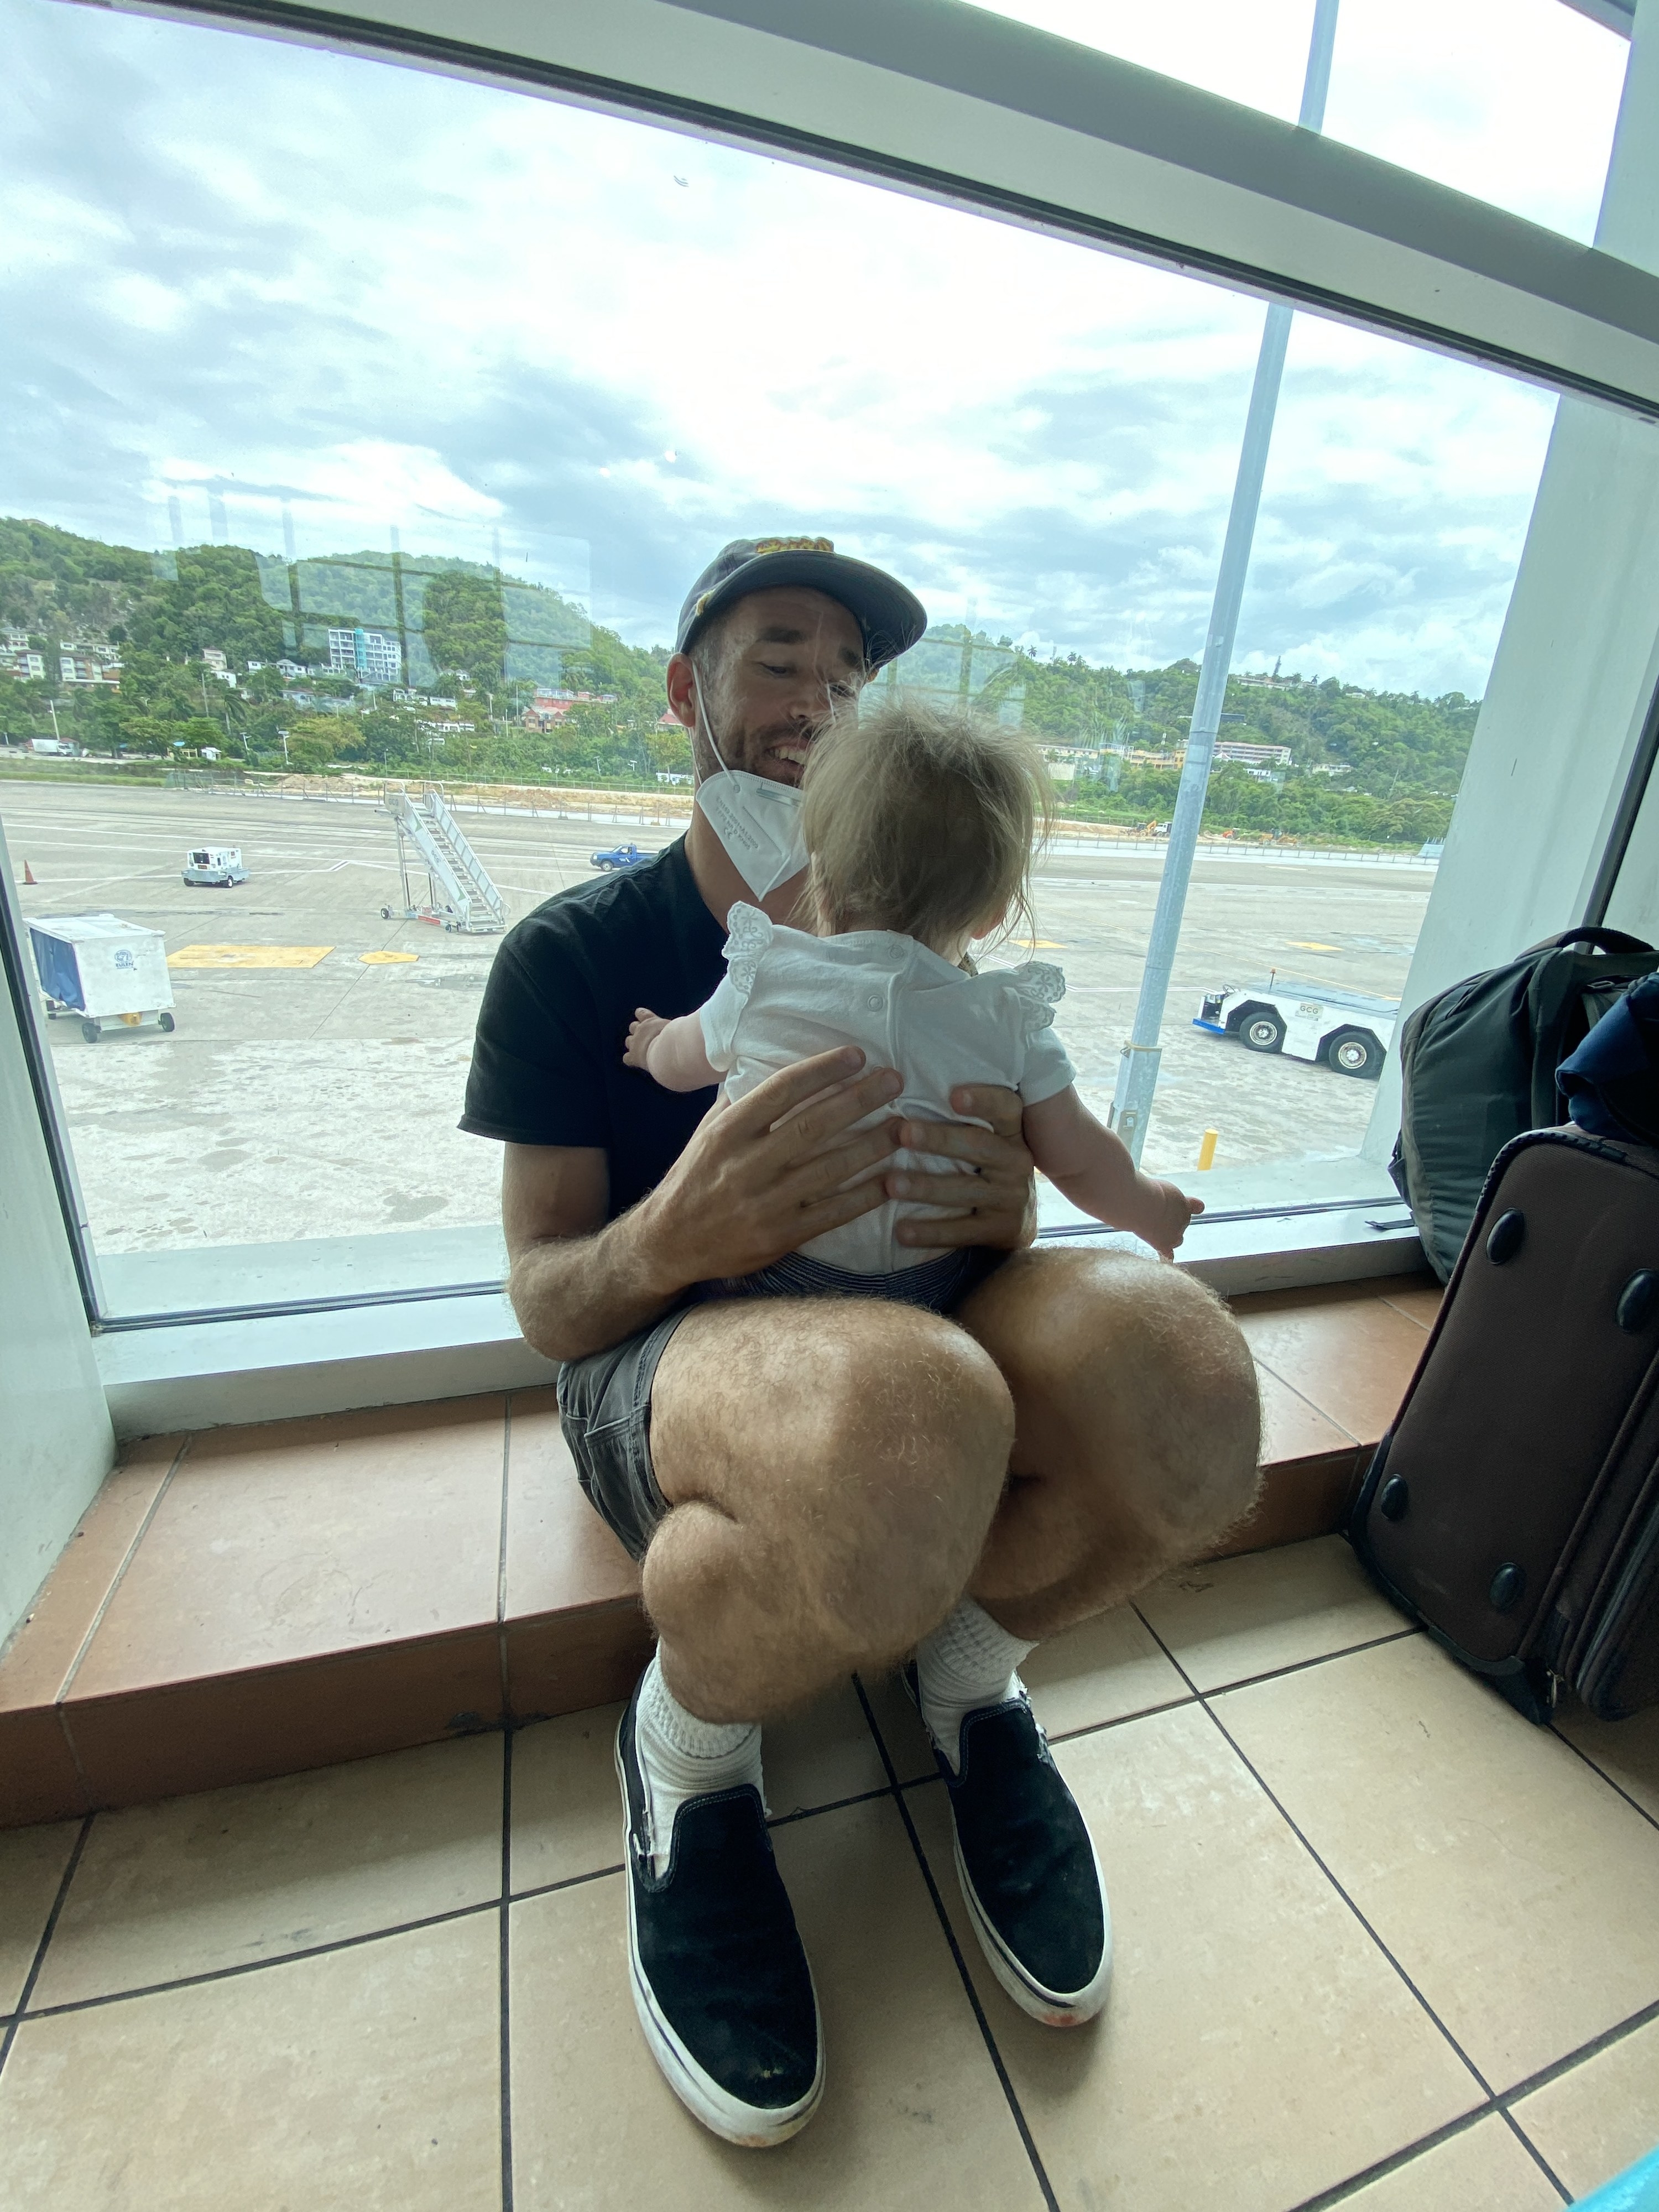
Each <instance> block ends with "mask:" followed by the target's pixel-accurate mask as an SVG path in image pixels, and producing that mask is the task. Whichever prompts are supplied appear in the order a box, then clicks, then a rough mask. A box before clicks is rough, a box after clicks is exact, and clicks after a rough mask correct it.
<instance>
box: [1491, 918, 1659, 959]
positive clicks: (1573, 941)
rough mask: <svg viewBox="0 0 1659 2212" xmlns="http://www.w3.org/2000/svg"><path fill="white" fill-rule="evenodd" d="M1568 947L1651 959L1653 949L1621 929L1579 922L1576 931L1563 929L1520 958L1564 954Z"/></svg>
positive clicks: (1589, 922) (1533, 946) (1598, 923)
mask: <svg viewBox="0 0 1659 2212" xmlns="http://www.w3.org/2000/svg"><path fill="white" fill-rule="evenodd" d="M1568 945H1594V946H1595V950H1596V951H1598V952H1633V953H1644V954H1646V955H1648V956H1649V957H1652V955H1653V951H1654V948H1653V946H1652V945H1646V944H1644V942H1643V941H1642V939H1640V938H1639V937H1632V936H1631V935H1630V933H1629V932H1628V931H1626V930H1623V929H1607V928H1606V927H1603V925H1602V924H1601V923H1600V922H1595V921H1583V922H1580V923H1579V925H1578V927H1577V928H1576V929H1564V930H1563V931H1562V932H1561V934H1560V935H1559V937H1547V938H1545V939H1543V941H1542V943H1541V944H1538V945H1528V947H1527V950H1526V951H1525V952H1523V953H1522V955H1521V957H1522V959H1523V960H1525V959H1527V958H1528V957H1529V956H1530V955H1531V954H1532V953H1534V952H1564V951H1565V950H1566V948H1567V946H1568Z"/></svg>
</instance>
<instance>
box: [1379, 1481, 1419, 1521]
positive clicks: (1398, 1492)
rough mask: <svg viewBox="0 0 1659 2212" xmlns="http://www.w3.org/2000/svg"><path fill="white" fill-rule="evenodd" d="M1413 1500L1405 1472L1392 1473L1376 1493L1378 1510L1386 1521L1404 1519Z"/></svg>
mask: <svg viewBox="0 0 1659 2212" xmlns="http://www.w3.org/2000/svg"><path fill="white" fill-rule="evenodd" d="M1411 1502H1412V1494H1411V1492H1410V1491H1409V1490H1407V1487H1406V1478H1405V1476H1404V1475H1403V1474H1391V1475H1390V1476H1389V1479H1388V1480H1387V1481H1386V1482H1385V1483H1384V1484H1383V1487H1382V1489H1381V1490H1379V1491H1378V1492H1377V1493H1376V1510H1377V1511H1378V1512H1379V1513H1380V1514H1381V1515H1382V1516H1383V1519H1384V1520H1385V1521H1403V1520H1404V1519H1405V1517H1406V1515H1407V1512H1408V1511H1409V1510H1410V1508H1411Z"/></svg>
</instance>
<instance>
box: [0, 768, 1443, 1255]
mask: <svg viewBox="0 0 1659 2212" xmlns="http://www.w3.org/2000/svg"><path fill="white" fill-rule="evenodd" d="M461 819H462V823H463V826H464V828H465V830H466V833H467V836H468V837H469V838H470V839H471V842H472V843H473V845H474V848H475V849H476V850H477V853H478V854H479V856H480V858H481V859H482V860H483V863H484V865H485V866H486V867H487V868H488V869H489V872H490V874H491V875H492V877H493V878H494V879H495V883H496V884H497V886H498V888H499V889H500V890H501V893H502V895H503V896H504V897H505V899H506V900H507V907H508V911H509V915H510V917H511V919H512V920H514V921H516V920H517V919H518V918H519V917H520V915H524V914H526V913H528V912H529V911H530V910H531V908H533V907H535V906H537V905H538V904H539V903H540V902H541V901H542V900H544V898H546V897H548V896H550V894H551V893H553V892H555V891H557V890H562V889H563V888H565V887H566V886H567V885H568V884H574V883H578V882H580V881H582V880H583V879H584V878H586V877H588V876H589V875H591V874H592V872H593V871H592V863H591V860H590V857H589V856H590V854H592V851H593V850H594V849H595V848H599V847H601V846H607V845H611V844H613V843H615V842H618V841H619V840H620V839H624V838H626V837H628V836H633V837H634V838H635V840H636V841H637V842H639V843H640V844H641V846H642V847H645V848H647V849H655V848H656V847H658V846H659V845H660V844H662V843H663V842H665V841H666V837H667V836H668V835H669V834H670V833H668V832H665V831H664V830H661V829H632V830H630V829H627V828H625V827H624V828H621V829H619V828H617V826H615V825H613V824H605V825H599V824H590V823H585V822H581V821H568V820H557V819H550V818H549V817H546V816H531V815H513V814H507V813H479V814H476V815H475V814H473V813H471V812H470V811H469V812H465V813H464V814H463V815H462V817H461ZM0 820H3V823H4V827H5V832H6V837H7V842H8V844H9V848H10V853H11V859H12V866H13V870H14V873H15V877H16V878H17V879H18V882H19V884H20V894H19V896H20V898H21V904H22V908H23V912H24V915H25V917H26V918H35V917H40V916H47V915H70V914H84V913H88V912H91V913H100V912H105V911H108V912H112V913H114V914H117V915H119V916H121V917H122V919H124V920H125V921H133V922H138V923H142V924H143V925H144V926H146V927H150V928H154V929H158V930H160V931H161V932H162V933H163V934H164V936H165V937H166V939H167V950H168V952H169V954H177V953H179V952H180V951H184V950H185V949H186V948H188V947H190V946H192V945H208V946H225V945H229V946H246V947H269V948H294V947H309V948H312V950H313V951H316V949H317V948H319V947H326V948H327V949H326V951H324V952H322V953H321V954H320V955H319V957H316V958H315V959H314V960H313V963H312V964H310V965H308V966H304V967H297V966H289V967H278V966H264V965H260V966H247V967H243V966H234V967H225V966H218V967H188V968H185V967H181V968H176V969H173V991H174V994H175V1001H176V1003H175V1009H174V1011H175V1017H176V1021H177V1027H176V1029H175V1030H174V1031H173V1033H172V1034H171V1035H170V1036H169V1035H164V1034H162V1033H161V1032H159V1031H157V1030H155V1029H153V1028H146V1029H143V1030H121V1029H119V1028H117V1029H115V1030H113V1031H106V1034H105V1035H104V1036H103V1037H102V1038H101V1039H100V1041H99V1042H97V1043H96V1044H89V1043H88V1042H86V1041H85V1040H84V1039H83V1038H82V1034H81V1030H80V1027H79V1024H77V1023H76V1022H74V1021H64V1020H58V1021H55V1022H52V1023H51V1024H49V1025H48V1035H49V1036H50V1039H51V1042H52V1054H53V1061H54V1066H55V1067H56V1071H57V1077H58V1086H59V1089H60V1091H61V1093H62V1097H63V1100H64V1109H65V1113H66V1116H67V1119H68V1122H69V1127H70V1135H71V1139H72V1142H73V1146H74V1150H75V1156H76V1165H77V1168H78V1170H79V1173H80V1176H81V1180H82V1188H83V1192H84V1195H85V1198H86V1200H87V1204H88V1212H89V1216H90V1218H91V1222H92V1226H93V1232H94V1240H95V1243H96V1244H97V1246H98V1248H99V1249H100V1250H102V1251H106V1252H111V1253H115V1252H141V1251H159V1250H164V1249H169V1248H178V1247H188V1246H191V1245H196V1246H201V1245H224V1244H239V1245H240V1244H248V1243H264V1242H271V1243H276V1242H281V1241H283V1240H285V1239H289V1238H293V1237H345V1236H350V1235H356V1234H360V1233H364V1232H374V1231H396V1230H409V1229H410V1228H413V1227H416V1226H419V1227H421V1228H423V1229H424V1228H432V1229H440V1228H441V1229H451V1228H457V1227H463V1226H470V1225H475V1224H481V1223H485V1222H489V1221H491V1220H493V1219H494V1218H495V1213H496V1202H497V1186H498V1182H499V1176H500V1157H499V1148H498V1147H497V1146H495V1145H493V1144H489V1143H485V1142H483V1141H482V1140H481V1139H477V1138H476V1137H468V1136H465V1135H463V1134H462V1133H460V1132H459V1130H458V1129H457V1128H456V1126H455V1123H456V1119H457V1117H458V1115H459V1112H460V1109H461V1101H462V1095H463V1091H464V1089H465V1080H466V1069H467V1063H468V1059H469V1054H470V1047H471V1036H472V1030H473V1024H474V1022H475V1020H476V1018H477V1006H478V1000H479V997H480V995H481V994H482V992H483V985H484V981H485V978H486V976H487V975H488V974H489V965H490V963H491V961H492V959H493V958H494V957H495V947H496V945H498V944H499V942H500V939H497V938H493V937H468V936H461V935H459V934H454V933H449V932H446V931H443V930H441V929H439V928H437V927H434V926H432V925H430V924H428V923H424V922H420V921H398V920H393V921H384V920H383V919H382V918H381V915H380V908H382V907H383V906H387V905H391V906H393V907H394V908H395V907H396V905H397V904H398V900H399V889H398V866H397V844H396V839H395V836H394V833H393V829H392V823H391V821H390V819H389V818H388V817H386V815H384V814H382V813H381V812H380V811H378V810H377V809H376V808H374V806H372V805H366V804H358V805H347V804H343V803H336V802H331V801H322V800H318V801H313V800H299V799H291V800H282V799H255V798H252V797H248V796H245V795H243V794H241V793H222V792H220V793H210V792H191V791H184V790H165V791H156V790H155V789H153V788H152V789H143V790H140V789H134V790H126V791H124V790H120V789H118V788H112V787H94V788H90V789H76V788H73V787H70V786H67V785H52V784H41V785H36V786H33V787H24V786H21V785H12V784H4V785H0ZM198 844H230V845H240V848H241V849H242V854H243V858H244V863H245V865H246V868H247V872H248V880H247V882H246V884H240V885H239V886H238V887H237V888H235V889H234V890H192V889H190V888H188V887H187V886H186V885H185V884H184V883H183V882H182V881H181V880H180V877H179V871H180V869H181V868H182V866H183V865H184V858H185V850H186V848H188V847H189V846H191V845H198ZM26 862H27V866H28V871H29V872H30V873H31V874H32V875H33V878H34V879H35V880H34V883H33V884H32V885H24V884H22V878H23V874H24V867H25V863H26ZM1161 868H1162V854H1161V852H1159V851H1156V850H1152V851H1147V850H1139V849H1131V850H1129V851H1127V852H1124V853H1121V854H1112V853H1109V854H1094V853H1090V852H1083V851H1079V850H1077V849H1075V848H1061V849H1060V850H1058V851H1055V852H1054V853H1052V854H1048V855H1047V856H1045V857H1044V858H1043V859H1042V860H1041V861H1040V862H1039V866H1038V870H1037V878H1036V911H1037V929H1038V939H1039V943H1038V946H1037V949H1036V957H1037V958H1039V959H1042V960H1048V961H1052V962H1054V963H1056V964H1058V965H1059V966H1060V967H1061V968H1062V969H1064V970H1065V973H1066V981H1067V992H1066V1000H1065V1001H1064V1003H1063V1005H1062V1006H1061V1007H1060V1012H1059V1017H1058V1019H1059V1024H1060V1030H1061V1033H1062V1035H1063V1036H1064V1038H1065V1041H1066V1047H1067V1048H1068V1050H1069V1051H1070V1053H1071V1055H1072V1058H1073V1061H1074V1063H1075V1064H1076V1066H1077V1068H1078V1071H1079V1079H1080V1082H1081V1084H1082V1086H1083V1089H1084V1092H1085V1096H1086V1097H1088V1098H1089V1100H1090V1103H1091V1104H1092V1105H1093V1106H1094V1107H1095V1108H1096V1110H1097V1111H1098V1112H1100V1113H1102V1114H1104V1111H1105V1108H1106V1106H1107V1103H1108V1102H1109V1098H1110V1095H1111V1089H1112V1085H1113V1082H1114V1080H1115V1074H1116V1068H1117V1060H1118V1054H1119V1050H1120V1048H1121V1043H1122V1041H1123V1038H1124V1036H1125V1035H1126V1033H1127V1029H1128V1026H1129V1023H1130V1020H1131V1018H1132V1017H1133V1011H1134V1004H1135V998H1136V994H1137V992H1138V989H1139V978H1140V967H1141V960H1142V957H1143V952H1144V948H1145V945H1146V932H1147V928H1148V926H1149V924H1150V921H1151V919H1152V907H1153V903H1154V901H1155V900H1156V897H1157V894H1158V878H1159V873H1160V871H1161ZM1432 883H1433V875H1432V872H1431V871H1430V870H1428V869H1426V868H1422V869H1419V868H1413V867H1389V868H1381V867H1378V866H1375V865H1368V864H1364V863H1359V862H1356V863H1352V864H1344V863H1342V862H1340V861H1322V862H1319V863H1317V864H1312V863H1304V864H1303V865H1298V866H1293V867H1292V866H1286V865H1285V862H1284V861H1283V860H1275V859H1272V858H1267V857H1264V858H1262V859H1261V860H1259V861H1255V860H1250V859H1249V858H1247V857H1244V856H1242V855H1240V854H1228V855H1226V856H1225V858H1220V857H1218V858H1216V859H1214V860H1206V859H1205V858H1203V857H1200V860H1199V863H1198V866H1197V868H1196V870H1195V872H1194V879H1193V884H1192V889H1191V893H1190V896H1189V898H1188V906H1187V914H1186V921H1185V926H1184V928H1183V932H1182V944H1181V951H1180V955H1179V958H1178V960H1177V963H1176V978H1175V985H1174V988H1173V990H1172V993H1171V995H1170V1006H1169V1011H1168V1014H1167V1016H1166V1019H1165V1024H1164V1062H1163V1070H1162V1075H1161V1079H1160V1084H1159V1089H1158V1101H1157V1104H1156V1107H1155V1109H1154V1113H1153V1118H1152V1127H1151V1132H1150V1134H1149V1137H1148V1141H1147V1146H1146V1166H1147V1167H1148V1168H1149V1169H1150V1170H1152V1171H1153V1172H1155V1173H1169V1172H1172V1171H1176V1170H1190V1169H1191V1168H1192V1167H1193V1166H1194V1164H1195V1161H1196V1158H1197V1154H1198V1147H1199V1143H1200V1138H1201V1136H1202V1133H1203V1132H1204V1130H1205V1129H1206V1127H1213V1128H1215V1129H1216V1130H1218V1133H1219V1142H1218V1150H1217V1155H1216V1164H1217V1166H1218V1167H1240V1166H1243V1165H1245V1164H1251V1163H1257V1162H1268V1161H1279V1160H1288V1159H1307V1160H1329V1159H1333V1158H1338V1157H1340V1156H1342V1155H1345V1154H1346V1153H1349V1152H1352V1151H1353V1150H1354V1149H1355V1148H1356V1147H1357V1146H1358V1143H1359V1141H1360V1139H1361V1138H1362V1137H1363V1135H1364V1130H1365V1126H1366V1122H1367V1120H1368V1118H1369V1116H1370V1109H1371V1103H1372V1100H1373V1098H1374V1097H1375V1096H1376V1090H1375V1086H1374V1085H1371V1084H1369V1083H1364V1082H1358V1081H1354V1080H1352V1079H1349V1078H1346V1077H1344V1076H1341V1075H1339V1074H1336V1073H1334V1072H1333V1071H1331V1070H1330V1069H1328V1068H1325V1067H1322V1066H1309V1065H1306V1064H1304V1063H1303V1062H1300V1061H1296V1060H1287V1059H1285V1058H1283V1057H1282V1056H1271V1057H1268V1056H1259V1055H1255V1054H1249V1053H1246V1052H1245V1051H1244V1050H1243V1048H1241V1047H1239V1046H1238V1045H1237V1044H1235V1043H1231V1042H1222V1041H1220V1040H1218V1039H1217V1038H1214V1037H1212V1036H1207V1035H1206V1034H1205V1033H1204V1032H1202V1031H1200V1030H1195V1029H1194V1028H1193V1027H1192V1026H1191V1022H1192V1017H1193V1015H1194V1013H1195V1012H1197V1010H1198V1001H1199V1000H1200V997H1201V995H1202V994H1203V992H1204V991H1205V990H1206V989H1211V988H1213V987H1216V986H1218V985H1220V984H1223V983H1235V982H1237V983H1243V982H1250V981H1265V980H1266V978H1267V975H1268V973H1269V971H1270V970H1277V972H1278V975H1279V977H1280V978H1281V979H1282V978H1287V977H1294V978H1296V979H1297V980H1298V981H1308V982H1312V983H1316V984H1323V985H1327V986H1333V985H1343V986H1346V987H1350V988H1355V989H1358V990H1362V991H1366V992H1371V993H1376V994H1379V995H1381V996H1383V997H1386V998H1395V997H1397V996H1398V995H1399V993H1400V991H1401V987H1402V985H1403V984H1404V981H1405V978H1406V971H1407V965H1408V963H1409V961H1410V957H1411V952H1412V948H1413V944H1414V942H1415V940H1416V936H1417V932H1418V929H1419V927H1420V924H1421V921H1422V916H1423V911H1424V908H1425V906H1426V904H1427V901H1428V896H1429V892H1430V890H1431V886H1432ZM387 953H397V954H404V955H408V954H413V955H414V956H415V957H414V958H413V959H407V958H404V959H401V960H394V961H390V962H387V961H385V960H384V959H382V958H379V957H376V956H383V955H386V954H387ZM995 957H996V958H997V959H998V960H999V961H1000V962H1006V961H1012V959H1014V958H1017V957H1020V956H1019V955H1018V953H1017V952H1016V951H1012V950H1005V951H1003V952H1002V953H1000V954H999V955H997V956H995Z"/></svg>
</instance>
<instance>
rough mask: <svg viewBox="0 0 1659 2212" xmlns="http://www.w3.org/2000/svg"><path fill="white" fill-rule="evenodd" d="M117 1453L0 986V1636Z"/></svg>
mask: <svg viewBox="0 0 1659 2212" xmlns="http://www.w3.org/2000/svg"><path fill="white" fill-rule="evenodd" d="M4 865H5V863H4V860H3V848H0V866H4ZM114 1456H115V1438H114V1434H113V1432H112V1429H111V1427H110V1419H109V1413H108V1411H107V1409H106V1407H105V1404H104V1393H103V1389H102V1388H101V1386H100V1383H99V1379H98V1370H97V1368H96V1367H95V1365H94V1363H93V1356H92V1340H91V1337H90V1335H89V1334H88V1328H87V1321H86V1314H85V1311H84V1310H83V1308H82V1304H81V1295H80V1291H79V1289H78V1287H77V1285H76V1279H75V1271H74V1267H73V1266H72V1265H71V1263H70V1252H69V1243H68V1240H67V1237H66V1235H65V1232H64V1218H63V1215H62V1214H61V1213H60V1212H59V1211H58V1196H57V1192H56V1189H55V1188H54V1186H53V1183H52V1169H51V1164H50V1162H49V1161H48V1159H47V1156H46V1141H45V1139H44V1138H43V1137H42V1136H41V1133H40V1120H39V1117H38V1116H37V1115H36V1112H35V1106H34V1094H33V1091H32V1090H31V1088H30V1085H29V1078H28V1066H27V1061H26V1060H25V1059H24V1056H23V1047H22V1042H21V1039H20V1037H19V1036H18V1034H17V1030H16V1026H15V1023H14V1021H13V1019H12V1007H11V1000H10V997H9V994H7V992H6V990H5V987H4V985H3V983H0V1642H3V1641H4V1639H5V1638H6V1637H8V1636H9V1634H10V1633H11V1631H12V1630H13V1629H14V1628H15V1626H16V1625H17V1623H18V1621H19V1620H21V1618H22V1615H23V1613H24V1612H25V1610H26V1608H27V1606H28V1603H29V1601H30V1600H31V1599H32V1598H33V1595H34V1593H35V1591H36V1590H37V1589H39V1588H40V1584H41V1583H43V1582H44V1581H45V1580H46V1576H47V1574H48V1573H49V1572H50V1571H51V1569H52V1563H53V1561H54V1560H55V1559H57V1557H58V1553H59V1552H60V1551H61V1550H62V1549H63V1547H64V1543H65V1541H67V1539H68V1537H69V1534H70V1530H71V1529H72V1528H74V1526H75V1524H76V1522H77V1521H78V1520H79V1519H80V1517H81V1516H82V1513H83V1512H84V1511H85V1510H86V1508H87V1506H88V1504H89V1503H90V1501H91V1499H92V1498H93V1496H94V1492H96V1490H97V1488H98V1486H99V1484H100V1482H101V1481H102V1480H103V1479H104V1477H105V1475H106V1474H107V1473H108V1472H109V1469H110V1466H111V1464H112V1461H113V1459H114Z"/></svg>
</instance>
